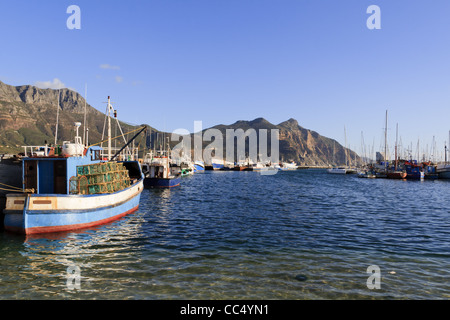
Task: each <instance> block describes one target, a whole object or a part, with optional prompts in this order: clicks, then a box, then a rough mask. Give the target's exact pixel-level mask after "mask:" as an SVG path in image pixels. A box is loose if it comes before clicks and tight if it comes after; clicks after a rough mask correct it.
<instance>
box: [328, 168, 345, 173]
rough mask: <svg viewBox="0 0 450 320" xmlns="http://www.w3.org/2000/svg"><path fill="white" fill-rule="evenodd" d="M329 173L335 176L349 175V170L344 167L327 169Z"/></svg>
mask: <svg viewBox="0 0 450 320" xmlns="http://www.w3.org/2000/svg"><path fill="white" fill-rule="evenodd" d="M327 172H328V173H333V174H347V169H346V168H343V167H339V168H338V167H334V168H329V169H327Z"/></svg>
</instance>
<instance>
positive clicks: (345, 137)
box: [344, 126, 347, 166]
mask: <svg viewBox="0 0 450 320" xmlns="http://www.w3.org/2000/svg"><path fill="white" fill-rule="evenodd" d="M344 139H345V150H344V151H345V166H347V132H346V131H345V126H344Z"/></svg>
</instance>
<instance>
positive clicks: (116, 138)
mask: <svg viewBox="0 0 450 320" xmlns="http://www.w3.org/2000/svg"><path fill="white" fill-rule="evenodd" d="M141 129H142V127H141V128H138V129H136V130H131V131H129V132H127V133H126V134H129V133H132V132H135V131H138V130H141ZM121 136H122V135H118V136H115V137H114V138H111V140H114V139H117V138H120V137H121ZM104 142H108V139H106V140H103V141H100V142H97V143H94V144H91V145H90V146H89V147H92V146H96V145H98V144H102V143H104Z"/></svg>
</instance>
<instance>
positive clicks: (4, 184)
mask: <svg viewBox="0 0 450 320" xmlns="http://www.w3.org/2000/svg"><path fill="white" fill-rule="evenodd" d="M0 184H1V185H3V186H6V187H9V188H14V189H17V190H20V191H23V189H22V188H19V187H15V186H10V185H8V184H6V183H1V182H0Z"/></svg>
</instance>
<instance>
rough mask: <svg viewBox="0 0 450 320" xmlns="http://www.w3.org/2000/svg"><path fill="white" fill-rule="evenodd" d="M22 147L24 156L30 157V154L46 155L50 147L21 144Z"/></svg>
mask: <svg viewBox="0 0 450 320" xmlns="http://www.w3.org/2000/svg"><path fill="white" fill-rule="evenodd" d="M22 148H24V156H25V157H32V156H43V157H46V156H48V153H49V150H50V147H49V146H48V145H45V146H22Z"/></svg>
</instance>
